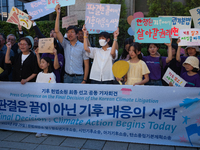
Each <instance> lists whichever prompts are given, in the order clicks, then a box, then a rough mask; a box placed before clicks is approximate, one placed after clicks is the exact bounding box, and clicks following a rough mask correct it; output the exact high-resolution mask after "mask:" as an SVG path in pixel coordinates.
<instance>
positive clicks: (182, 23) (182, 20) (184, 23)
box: [159, 16, 192, 38]
mask: <svg viewBox="0 0 200 150" xmlns="http://www.w3.org/2000/svg"><path fill="white" fill-rule="evenodd" d="M159 17H172V28H171V36H172V38H178V37H179V31H180V29H190V28H191V23H192V18H191V16H159Z"/></svg>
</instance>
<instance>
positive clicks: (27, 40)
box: [19, 37, 32, 49]
mask: <svg viewBox="0 0 200 150" xmlns="http://www.w3.org/2000/svg"><path fill="white" fill-rule="evenodd" d="M21 40H24V41H26V43H27V44H28V45H29V46H31V47H32V43H31V40H30V39H29V38H27V37H22V38H20V39H19V42H21ZM30 49H31V48H30Z"/></svg>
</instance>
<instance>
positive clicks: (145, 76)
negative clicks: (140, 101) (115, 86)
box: [133, 74, 149, 86]
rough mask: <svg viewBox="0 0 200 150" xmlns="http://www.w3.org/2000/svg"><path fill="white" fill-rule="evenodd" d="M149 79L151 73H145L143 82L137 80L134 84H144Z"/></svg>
mask: <svg viewBox="0 0 200 150" xmlns="http://www.w3.org/2000/svg"><path fill="white" fill-rule="evenodd" d="M148 81H149V74H145V75H144V79H143V80H142V81H141V82H137V83H135V84H134V85H133V86H135V85H144V84H145V83H147V82H148Z"/></svg>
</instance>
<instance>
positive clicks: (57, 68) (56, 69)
mask: <svg viewBox="0 0 200 150" xmlns="http://www.w3.org/2000/svg"><path fill="white" fill-rule="evenodd" d="M38 50H39V48H37V49H36V50H35V54H36V56H37V62H38V65H39V66H40V64H41V59H42V58H43V57H49V58H50V59H51V60H52V62H53V68H52V69H53V73H54V74H55V76H56V82H57V83H61V70H62V67H63V65H64V58H63V55H62V54H58V53H57V51H59V46H58V43H57V40H56V39H55V38H54V49H53V52H52V53H43V54H42V56H41V59H40V54H39V53H38ZM40 68H41V67H40ZM41 69H42V68H41Z"/></svg>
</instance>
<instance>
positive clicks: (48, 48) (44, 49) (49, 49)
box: [38, 38, 54, 53]
mask: <svg viewBox="0 0 200 150" xmlns="http://www.w3.org/2000/svg"><path fill="white" fill-rule="evenodd" d="M38 47H39V51H38V52H39V53H53V49H54V38H40V39H39V45H38Z"/></svg>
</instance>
